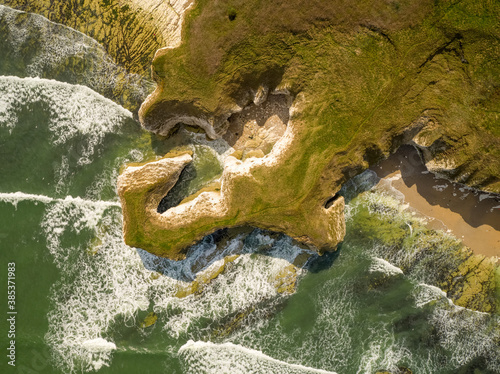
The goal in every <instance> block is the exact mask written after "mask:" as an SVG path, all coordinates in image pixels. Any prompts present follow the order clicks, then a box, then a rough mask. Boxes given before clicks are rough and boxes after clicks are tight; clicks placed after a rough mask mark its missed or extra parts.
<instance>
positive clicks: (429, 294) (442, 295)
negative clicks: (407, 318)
mask: <svg viewBox="0 0 500 374" xmlns="http://www.w3.org/2000/svg"><path fill="white" fill-rule="evenodd" d="M413 297H414V298H415V305H416V306H417V307H418V308H421V307H422V306H424V305H426V304H428V303H430V302H432V301H436V300H447V302H448V304H449V305H453V302H452V301H451V300H450V299H448V297H447V295H446V292H444V291H443V290H442V289H440V288H439V287H436V286H432V285H430V284H425V283H419V284H418V285H417V286H415V289H414V291H413Z"/></svg>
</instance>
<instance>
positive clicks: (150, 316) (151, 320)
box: [139, 312, 158, 329]
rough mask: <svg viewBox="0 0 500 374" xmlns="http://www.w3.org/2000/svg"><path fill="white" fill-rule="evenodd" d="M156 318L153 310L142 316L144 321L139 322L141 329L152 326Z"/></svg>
mask: <svg viewBox="0 0 500 374" xmlns="http://www.w3.org/2000/svg"><path fill="white" fill-rule="evenodd" d="M157 320H158V315H157V314H156V313H155V312H151V313H149V314H148V315H147V316H146V318H144V321H142V322H141V323H140V324H139V327H140V328H141V329H145V328H147V327H150V326H153V325H154V324H155V323H156V321H157Z"/></svg>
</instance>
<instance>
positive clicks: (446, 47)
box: [419, 33, 469, 69]
mask: <svg viewBox="0 0 500 374" xmlns="http://www.w3.org/2000/svg"><path fill="white" fill-rule="evenodd" d="M462 39H463V36H462V34H460V33H457V34H455V36H453V38H451V40H450V41H449V42H447V43H445V44H443V45H441V46H440V47H438V48H437V49H436V50H435V51H434V52H432V53H431V54H430V55H429V56H427V58H426V59H425V61H424V62H423V63H422V64H420V66H419V69H421V68H423V67H424V66H425V65H426V64H427V63H428V62H431V61H432V60H433V59H434V57H436V56H437V55H440V54H443V53H445V52H454V53H455V54H456V55H457V57H459V58H460V60H461V61H462V63H464V64H468V63H469V62H468V61H467V59H466V58H465V55H464V50H463V46H462ZM455 41H458V47H450V46H451V45H452V44H453V43H454V42H455Z"/></svg>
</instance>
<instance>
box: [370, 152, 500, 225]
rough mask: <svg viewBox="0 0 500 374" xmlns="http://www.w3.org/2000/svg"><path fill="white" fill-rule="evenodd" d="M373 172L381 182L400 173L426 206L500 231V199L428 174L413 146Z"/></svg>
mask: <svg viewBox="0 0 500 374" xmlns="http://www.w3.org/2000/svg"><path fill="white" fill-rule="evenodd" d="M372 170H374V171H375V172H376V173H377V175H378V176H379V177H381V178H384V177H387V176H388V175H390V174H392V173H394V172H396V171H398V170H399V171H400V172H401V177H402V180H403V182H404V183H405V185H406V186H407V187H409V188H410V187H412V186H415V188H416V189H417V192H418V193H419V195H421V196H422V197H423V198H425V199H426V200H427V202H428V203H429V204H431V205H439V206H441V207H443V208H446V209H449V210H451V211H453V212H455V213H458V214H460V215H461V216H462V218H463V219H464V221H465V222H467V223H468V224H469V225H470V226H472V227H475V228H477V227H479V226H481V225H489V226H491V227H493V228H494V229H495V230H500V195H495V194H491V193H482V192H480V191H477V190H474V189H472V188H470V187H467V186H465V185H462V184H459V183H453V182H450V181H449V180H446V179H443V178H439V177H437V176H435V175H434V174H432V173H431V172H429V171H428V170H427V168H426V167H425V165H424V164H423V163H422V160H421V158H420V156H419V154H418V151H417V150H416V149H415V148H414V147H413V146H410V145H403V146H401V147H400V148H399V149H398V150H397V152H395V153H394V154H393V155H391V156H390V157H389V158H388V159H386V160H384V161H382V162H380V163H379V164H378V165H377V166H374V167H373V168H372Z"/></svg>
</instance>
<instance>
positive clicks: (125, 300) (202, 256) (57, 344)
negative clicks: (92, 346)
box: [42, 200, 303, 372]
mask: <svg viewBox="0 0 500 374" xmlns="http://www.w3.org/2000/svg"><path fill="white" fill-rule="evenodd" d="M77 201H79V200H77ZM107 208H108V206H107V205H98V204H97V205H96V204H94V205H92V204H83V203H82V204H72V205H71V206H68V202H67V201H66V200H62V201H56V202H53V201H52V203H51V204H50V205H48V206H47V208H46V213H45V216H44V219H43V222H42V228H43V229H44V231H45V233H46V237H47V247H48V249H49V251H50V253H51V254H52V256H53V257H54V262H55V264H56V265H57V266H58V267H59V269H60V272H61V277H62V278H61V280H60V281H59V282H57V283H56V285H55V286H54V287H53V291H52V296H51V299H52V303H53V309H52V310H51V312H50V313H49V315H48V320H49V331H48V333H47V335H46V340H47V342H48V344H49V345H50V346H51V347H52V348H53V349H54V351H55V354H56V361H57V362H58V363H59V365H60V366H61V368H62V369H63V370H64V371H66V372H72V371H89V370H96V368H97V367H100V366H102V365H109V364H110V362H111V358H112V356H111V354H112V351H106V350H103V351H99V352H94V351H92V350H90V351H89V350H88V349H84V343H85V342H88V341H96V339H106V340H108V341H109V340H110V339H109V338H108V337H107V335H108V334H109V333H110V331H109V329H110V326H111V324H112V323H113V321H114V320H115V319H116V318H117V317H118V316H120V318H124V319H125V320H126V321H129V322H128V323H127V324H129V325H132V326H134V325H135V324H136V322H135V316H136V313H137V312H138V311H140V310H146V309H148V308H150V307H152V308H153V310H154V311H155V312H157V313H158V314H159V316H160V318H159V320H158V322H157V325H158V326H161V328H162V331H163V333H164V334H166V336H168V337H181V338H182V337H184V338H185V337H186V336H191V334H193V333H194V334H195V335H194V336H193V337H195V336H196V334H198V333H197V332H196V331H194V332H192V331H191V330H192V326H193V324H197V323H199V322H198V321H200V320H211V321H213V322H215V323H218V321H221V320H223V319H224V318H226V317H227V316H231V315H234V314H235V313H237V312H241V311H251V310H252V308H253V306H255V305H257V304H259V305H260V306H259V309H258V310H256V311H254V312H252V313H254V314H255V313H257V314H258V313H262V314H263V315H265V314H266V313H268V310H269V308H272V307H273V305H275V303H276V302H277V300H278V299H279V298H281V297H283V296H281V294H278V293H277V291H276V288H275V286H274V277H273V274H278V273H279V272H280V271H281V270H282V269H283V268H285V267H287V266H289V264H290V263H289V262H288V261H287V260H285V259H282V258H275V257H271V256H257V257H256V258H252V257H251V255H250V254H243V255H240V257H239V258H238V259H236V260H235V261H234V262H233V263H232V266H231V267H228V268H227V269H226V271H225V272H224V273H223V274H220V275H219V276H218V277H217V278H216V279H215V280H213V281H212V282H211V283H210V284H209V285H207V286H206V287H205V288H204V289H202V293H201V294H197V295H191V296H188V297H186V298H178V297H175V294H176V292H178V290H179V289H180V288H182V287H183V286H186V285H187V284H186V282H185V279H192V278H193V277H194V275H195V274H193V273H192V271H193V268H196V267H197V266H198V268H199V269H200V271H208V272H210V270H211V266H212V267H217V266H218V265H221V264H222V263H221V259H222V258H223V257H224V256H225V255H228V254H231V253H236V252H238V251H239V252H241V253H244V252H245V251H246V249H245V248H244V247H245V244H244V242H243V241H244V237H237V238H235V239H233V240H231V241H229V242H228V244H227V246H226V247H225V248H224V250H223V251H222V253H217V252H216V246H215V244H214V243H213V242H211V241H210V240H208V239H207V240H205V241H202V242H201V243H200V244H198V245H196V246H194V247H193V248H192V249H191V252H192V253H191V254H190V256H189V257H188V259H186V260H184V261H178V262H175V261H169V260H167V259H162V258H158V257H155V256H153V255H150V254H149V253H147V252H144V251H142V250H135V249H133V248H130V247H128V246H126V245H125V244H124V243H123V240H122V237H121V235H122V233H121V224H122V223H121V218H120V214H119V211H118V210H116V209H113V210H110V209H107ZM84 231H90V232H93V233H94V234H95V235H97V237H98V238H99V243H98V244H97V245H98V248H96V249H93V250H91V251H89V250H88V247H89V244H88V243H86V242H83V243H81V244H73V245H71V246H68V244H66V243H68V236H69V237H74V238H78V237H79V236H81V234H82V233H83V232H84ZM257 235H258V234H257V233H256V234H254V236H257ZM70 242H71V243H75V239H72V240H71V241H70ZM76 242H78V240H76ZM277 243H278V244H277ZM274 245H288V244H287V243H286V242H279V241H278V242H275V243H274ZM293 248H295V249H293ZM293 248H292V249H289V251H292V252H293V251H295V253H296V255H298V254H299V253H302V251H303V250H302V249H300V248H299V247H293ZM91 253H96V254H95V255H92V254H91ZM203 263H206V264H207V265H206V266H203V265H202V264H203ZM210 264H212V265H210ZM155 274H156V275H155ZM158 274H161V275H160V276H158ZM299 274H300V272H299ZM172 311H177V312H175V313H173V312H172ZM162 315H163V316H168V318H163V319H162V317H161V316H162Z"/></svg>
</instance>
